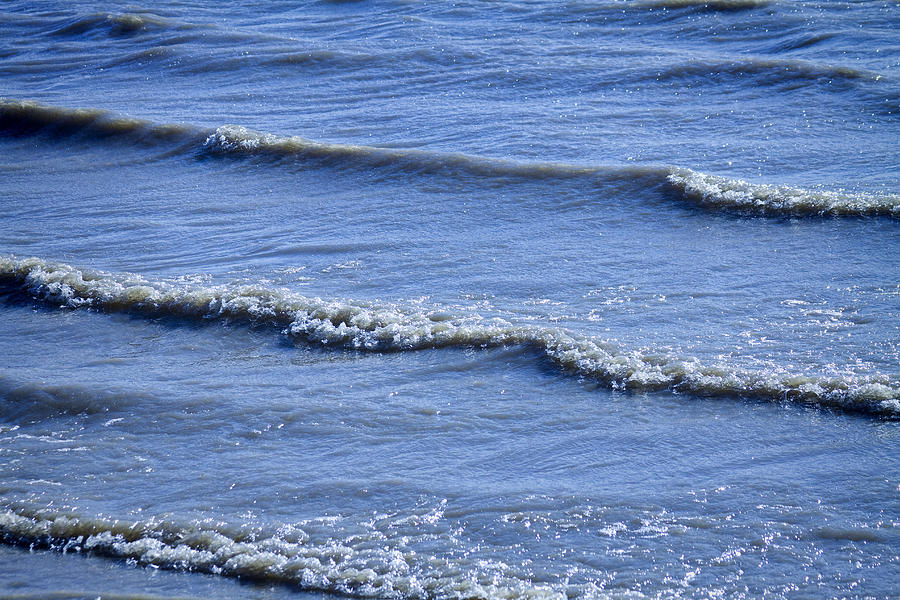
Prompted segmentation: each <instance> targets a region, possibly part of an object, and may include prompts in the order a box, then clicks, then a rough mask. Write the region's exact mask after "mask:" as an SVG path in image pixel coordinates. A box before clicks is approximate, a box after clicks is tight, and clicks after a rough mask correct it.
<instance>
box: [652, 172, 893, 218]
mask: <svg viewBox="0 0 900 600" xmlns="http://www.w3.org/2000/svg"><path fill="white" fill-rule="evenodd" d="M666 179H667V180H668V182H669V183H670V184H671V185H672V186H674V187H675V188H676V189H677V190H678V191H679V192H680V193H681V194H682V195H684V196H685V197H686V198H688V199H690V200H693V201H695V202H697V203H699V204H701V205H703V206H708V207H713V208H727V209H736V210H741V211H748V212H755V213H764V214H770V215H795V216H804V215H823V216H824V215H829V216H866V215H870V216H889V217H900V196H898V195H896V194H884V195H874V194H861V193H845V192H831V191H816V190H804V189H800V188H793V187H788V186H774V185H765V184H753V183H749V182H747V181H743V180H741V179H729V178H727V177H721V176H719V175H707V174H704V173H699V172H697V171H692V170H690V169H678V168H673V169H671V171H670V172H669V175H668V176H667V177H666Z"/></svg>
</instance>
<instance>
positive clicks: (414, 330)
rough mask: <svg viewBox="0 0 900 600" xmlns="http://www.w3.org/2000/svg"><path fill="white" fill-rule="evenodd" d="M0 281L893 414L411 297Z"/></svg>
mask: <svg viewBox="0 0 900 600" xmlns="http://www.w3.org/2000/svg"><path fill="white" fill-rule="evenodd" d="M0 279H2V280H5V281H7V282H9V283H12V284H13V285H16V286H19V287H21V288H22V289H24V290H26V291H27V292H28V293H29V294H31V295H32V296H34V297H35V298H38V299H41V300H44V301H47V302H51V303H54V304H58V305H60V306H65V307H71V308H80V307H93V308H96V309H101V310H115V311H131V312H142V313H147V314H151V315H170V316H175V317H200V318H221V319H227V320H232V321H237V322H245V323H254V324H261V325H271V326H273V327H276V328H278V329H279V330H280V331H282V332H283V333H285V334H286V335H289V336H292V337H296V338H300V339H303V340H305V341H308V342H312V343H319V344H323V345H329V346H343V347H348V348H355V349H360V350H393V351H404V350H417V349H423V348H440V347H463V348H470V347H493V346H515V345H519V346H523V347H531V348H537V349H539V350H540V351H542V352H543V353H544V354H545V355H546V356H547V357H548V358H550V359H551V360H553V361H554V362H555V363H557V364H558V365H560V366H561V367H562V368H564V369H566V370H569V371H572V372H574V373H577V374H578V375H581V376H586V377H592V378H595V379H598V380H600V381H603V382H606V383H607V384H609V385H610V386H611V387H613V388H616V389H633V390H661V389H672V390H675V391H680V392H686V393H691V394H696V395H700V396H734V397H755V398H767V399H770V400H775V401H799V402H808V403H815V404H820V405H825V406H832V407H838V408H842V409H847V410H853V411H862V412H872V413H876V414H883V415H893V416H896V415H898V414H900V412H898V410H897V408H898V400H900V385H898V382H897V380H896V378H892V377H889V376H887V375H883V374H873V375H871V376H852V377H851V376H847V377H842V378H826V377H816V376H810V375H807V374H803V373H788V374H786V373H782V372H777V371H748V370H744V369H740V368H735V367H733V366H731V365H728V364H712V365H707V364H702V363H700V362H698V361H696V360H694V359H691V358H683V357H678V356H674V355H669V354H666V353H652V354H643V353H640V352H637V351H623V350H622V349H619V348H616V347H615V346H613V345H610V344H608V343H605V342H604V341H602V340H598V339H595V338H590V337H586V336H582V335H579V334H577V333H574V332H571V331H568V330H565V329H562V328H554V327H536V326H533V325H527V324H525V325H520V324H516V323H511V322H508V321H506V320H504V319H500V318H484V317H481V316H479V315H477V314H475V313H473V314H470V315H462V314H459V315H456V316H454V315H452V314H450V315H448V314H447V312H446V311H429V310H426V309H424V308H422V307H420V306H416V305H415V304H410V305H401V304H391V303H368V302H359V301H352V300H343V299H331V300H328V299H321V298H310V297H306V296H302V295H300V294H296V293H291V292H288V291H286V290H280V289H274V288H267V287H263V286H186V285H183V284H171V283H166V282H151V281H148V280H146V279H144V278H142V277H140V276H137V275H133V274H111V273H100V272H90V271H81V270H78V269H76V268H75V267H72V266H70V265H66V264H62V263H52V262H48V261H44V260H42V259H39V258H26V259H16V258H14V257H9V256H7V257H0Z"/></svg>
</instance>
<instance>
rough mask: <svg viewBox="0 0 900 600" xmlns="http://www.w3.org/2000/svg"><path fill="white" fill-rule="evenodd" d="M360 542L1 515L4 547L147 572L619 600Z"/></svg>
mask: <svg viewBox="0 0 900 600" xmlns="http://www.w3.org/2000/svg"><path fill="white" fill-rule="evenodd" d="M409 518H413V519H415V518H417V516H416V515H413V516H412V517H409ZM419 518H421V517H419ZM424 518H428V515H426V516H425V517H424ZM355 537H358V536H351V537H350V538H348V539H344V538H343V537H341V536H337V537H330V536H326V537H325V539H312V538H311V536H310V535H309V534H307V533H306V532H305V531H304V530H303V529H302V528H301V527H297V526H293V525H291V526H283V527H281V528H279V530H278V531H275V532H272V533H269V534H265V533H262V532H259V531H252V530H251V531H242V530H240V529H228V528H226V527H224V526H217V527H209V526H204V525H202V524H199V525H197V524H180V523H176V522H173V521H170V520H167V519H156V518H153V519H148V520H144V521H130V520H129V521H120V520H111V519H104V518H86V517H82V516H79V515H77V514H72V513H68V514H67V513H59V512H55V511H51V510H47V509H44V510H27V509H23V508H5V507H4V508H0V540H2V541H3V542H5V543H7V544H15V545H19V546H25V547H29V548H31V549H50V550H56V551H60V552H64V553H66V552H78V553H87V554H92V555H95V556H103V557H108V558H115V559H124V560H126V561H130V562H133V563H137V564H139V565H143V566H147V565H152V566H155V567H159V568H164V569H169V570H178V571H189V572H201V573H209V574H213V575H222V576H226V577H240V578H242V579H249V580H253V581H260V582H266V583H276V584H283V585H291V586H297V587H299V588H301V589H303V590H307V591H322V592H329V593H337V594H343V595H347V596H351V597H358V598H373V597H374V598H391V599H397V600H401V599H402V600H407V599H408V600H567V598H569V597H572V596H573V595H574V596H578V597H583V598H600V597H602V598H609V597H610V595H607V594H601V593H598V592H599V590H597V589H596V588H593V587H588V586H579V587H580V588H581V589H572V588H571V587H563V586H559V585H557V586H552V585H549V584H545V583H533V582H532V581H530V580H528V579H523V578H522V577H521V575H519V574H518V573H515V572H513V571H512V570H511V569H510V568H509V567H508V566H506V565H504V564H503V563H497V564H495V565H491V568H490V569H487V570H486V571H487V572H484V573H480V572H476V571H479V570H480V569H475V568H474V567H469V568H467V567H466V565H464V564H459V563H458V561H455V560H453V559H449V558H444V559H439V558H435V557H428V556H425V555H423V556H421V557H420V556H419V555H417V554H416V553H415V552H414V551H412V550H406V551H403V550H401V549H399V548H391V547H390V544H389V542H390V540H384V539H381V541H380V543H378V544H372V543H371V540H370V541H369V542H368V543H367V542H366V540H365V539H362V540H356V542H354V539H355ZM625 596H626V595H625V594H623V595H622V596H621V597H625ZM627 597H635V595H630V594H629V595H627Z"/></svg>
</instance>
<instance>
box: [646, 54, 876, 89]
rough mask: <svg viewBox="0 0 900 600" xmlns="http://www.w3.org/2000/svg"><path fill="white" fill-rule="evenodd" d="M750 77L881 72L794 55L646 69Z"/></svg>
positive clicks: (818, 78) (781, 79)
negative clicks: (812, 60) (802, 58)
mask: <svg viewBox="0 0 900 600" xmlns="http://www.w3.org/2000/svg"><path fill="white" fill-rule="evenodd" d="M738 77H752V78H755V79H756V80H757V82H758V83H760V84H763V85H781V84H790V85H791V86H792V88H793V87H796V86H798V85H799V84H801V83H802V82H827V83H832V82H834V81H855V80H862V81H871V82H875V81H879V80H880V79H881V78H882V75H879V74H878V73H873V72H870V71H864V70H860V69H853V68H851V67H846V66H835V65H829V64H823V63H817V62H811V61H806V60H797V59H776V58H759V57H757V58H742V59H740V60H733V61H721V60H718V61H717V60H697V59H694V60H691V61H688V62H684V63H679V64H674V65H671V66H669V67H667V68H666V69H663V70H660V71H657V72H656V73H651V72H647V75H646V78H652V79H654V80H655V81H666V80H678V81H681V80H684V79H696V80H702V81H709V80H710V79H716V78H719V79H721V78H738Z"/></svg>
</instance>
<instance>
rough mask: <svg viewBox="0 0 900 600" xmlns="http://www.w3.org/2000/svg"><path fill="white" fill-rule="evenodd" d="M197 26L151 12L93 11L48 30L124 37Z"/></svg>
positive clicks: (70, 35)
mask: <svg viewBox="0 0 900 600" xmlns="http://www.w3.org/2000/svg"><path fill="white" fill-rule="evenodd" d="M194 28H197V26H196V25H188V24H185V23H178V22H175V21H173V20H172V19H167V18H165V17H161V16H158V15H154V14H151V13H143V14H138V13H119V14H111V13H93V14H89V15H84V16H81V17H78V18H76V19H73V20H70V21H68V22H66V23H64V24H62V25H60V26H58V27H56V28H55V29H53V30H52V31H51V32H50V35H53V36H60V37H72V36H85V35H87V36H96V35H100V36H111V37H126V36H131V35H135V34H138V33H142V32H153V31H167V30H174V31H179V30H185V29H194Z"/></svg>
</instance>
